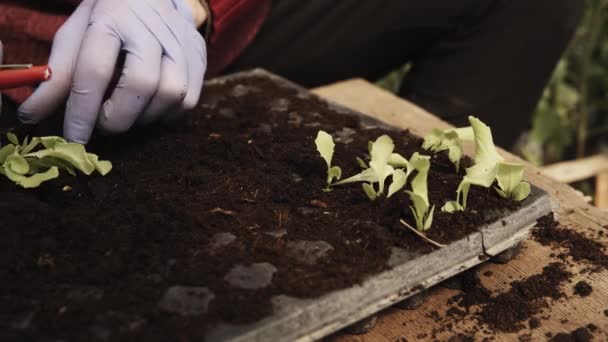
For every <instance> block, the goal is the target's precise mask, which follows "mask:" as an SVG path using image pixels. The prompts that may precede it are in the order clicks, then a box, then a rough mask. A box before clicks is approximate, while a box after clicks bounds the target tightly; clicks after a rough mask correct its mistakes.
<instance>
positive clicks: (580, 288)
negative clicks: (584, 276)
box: [574, 281, 593, 297]
mask: <svg viewBox="0 0 608 342" xmlns="http://www.w3.org/2000/svg"><path fill="white" fill-rule="evenodd" d="M591 292H593V287H592V286H591V285H589V283H587V282H586V281H579V282H578V283H576V285H574V294H577V295H579V296H581V297H587V296H588V295H590V294H591Z"/></svg>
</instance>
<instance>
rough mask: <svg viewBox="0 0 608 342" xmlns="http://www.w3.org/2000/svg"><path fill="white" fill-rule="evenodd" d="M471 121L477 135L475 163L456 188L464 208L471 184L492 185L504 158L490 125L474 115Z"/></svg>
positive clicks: (457, 197) (458, 198)
mask: <svg viewBox="0 0 608 342" xmlns="http://www.w3.org/2000/svg"><path fill="white" fill-rule="evenodd" d="M469 122H470V123H471V128H472V129H473V133H474V135H475V158H474V160H475V164H474V165H473V166H471V167H469V168H467V170H466V176H464V178H463V179H462V181H461V182H460V184H459V185H458V189H457V190H456V201H457V202H458V203H460V205H461V206H462V208H463V209H465V208H466V207H467V197H468V194H469V188H470V186H471V185H478V186H483V187H485V188H488V187H490V186H491V185H492V183H493V182H494V179H496V173H497V169H498V163H499V162H501V161H502V160H503V158H502V156H500V154H498V151H496V146H494V141H493V139H492V131H491V130H490V127H488V126H487V125H486V124H484V123H483V122H481V120H479V119H477V118H475V117H473V116H469ZM461 196H462V197H461Z"/></svg>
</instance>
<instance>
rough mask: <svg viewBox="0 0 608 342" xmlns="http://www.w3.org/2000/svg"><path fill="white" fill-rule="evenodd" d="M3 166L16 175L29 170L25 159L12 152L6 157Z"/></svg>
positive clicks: (23, 173)
mask: <svg viewBox="0 0 608 342" xmlns="http://www.w3.org/2000/svg"><path fill="white" fill-rule="evenodd" d="M4 165H5V167H7V168H8V169H10V170H11V171H12V172H14V173H16V174H18V175H25V174H26V173H28V172H29V171H30V165H29V164H28V162H27V160H25V158H23V157H22V156H20V155H18V154H12V155H10V156H8V158H6V161H5V162H4Z"/></svg>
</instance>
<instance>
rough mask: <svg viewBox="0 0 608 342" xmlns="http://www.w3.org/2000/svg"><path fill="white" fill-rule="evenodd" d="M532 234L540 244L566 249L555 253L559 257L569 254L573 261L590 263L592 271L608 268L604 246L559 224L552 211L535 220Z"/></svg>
mask: <svg viewBox="0 0 608 342" xmlns="http://www.w3.org/2000/svg"><path fill="white" fill-rule="evenodd" d="M532 236H533V237H534V239H535V240H536V241H538V242H539V243H541V244H542V245H545V246H556V247H561V248H564V249H566V251H567V253H562V254H559V255H557V256H558V257H560V258H561V259H564V260H565V258H566V257H567V256H569V257H571V258H572V259H573V260H575V261H585V262H587V263H589V264H590V265H591V269H590V271H592V272H597V271H602V270H606V269H608V254H607V253H606V247H605V246H602V244H600V243H599V242H597V241H594V240H592V239H590V238H588V237H586V236H585V235H584V234H582V233H580V232H577V231H575V230H572V229H569V228H568V227H564V226H561V225H560V224H559V223H558V222H557V221H556V220H555V217H554V215H553V213H550V214H548V215H545V216H543V217H541V218H540V219H539V220H538V221H537V224H536V226H535V228H534V229H533V230H532Z"/></svg>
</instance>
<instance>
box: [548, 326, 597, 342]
mask: <svg viewBox="0 0 608 342" xmlns="http://www.w3.org/2000/svg"><path fill="white" fill-rule="evenodd" d="M592 339H593V335H592V334H591V332H590V331H589V329H587V328H585V327H580V328H578V329H576V330H573V331H572V332H570V333H559V334H557V335H555V336H553V338H552V339H551V340H550V341H551V342H588V341H592Z"/></svg>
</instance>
